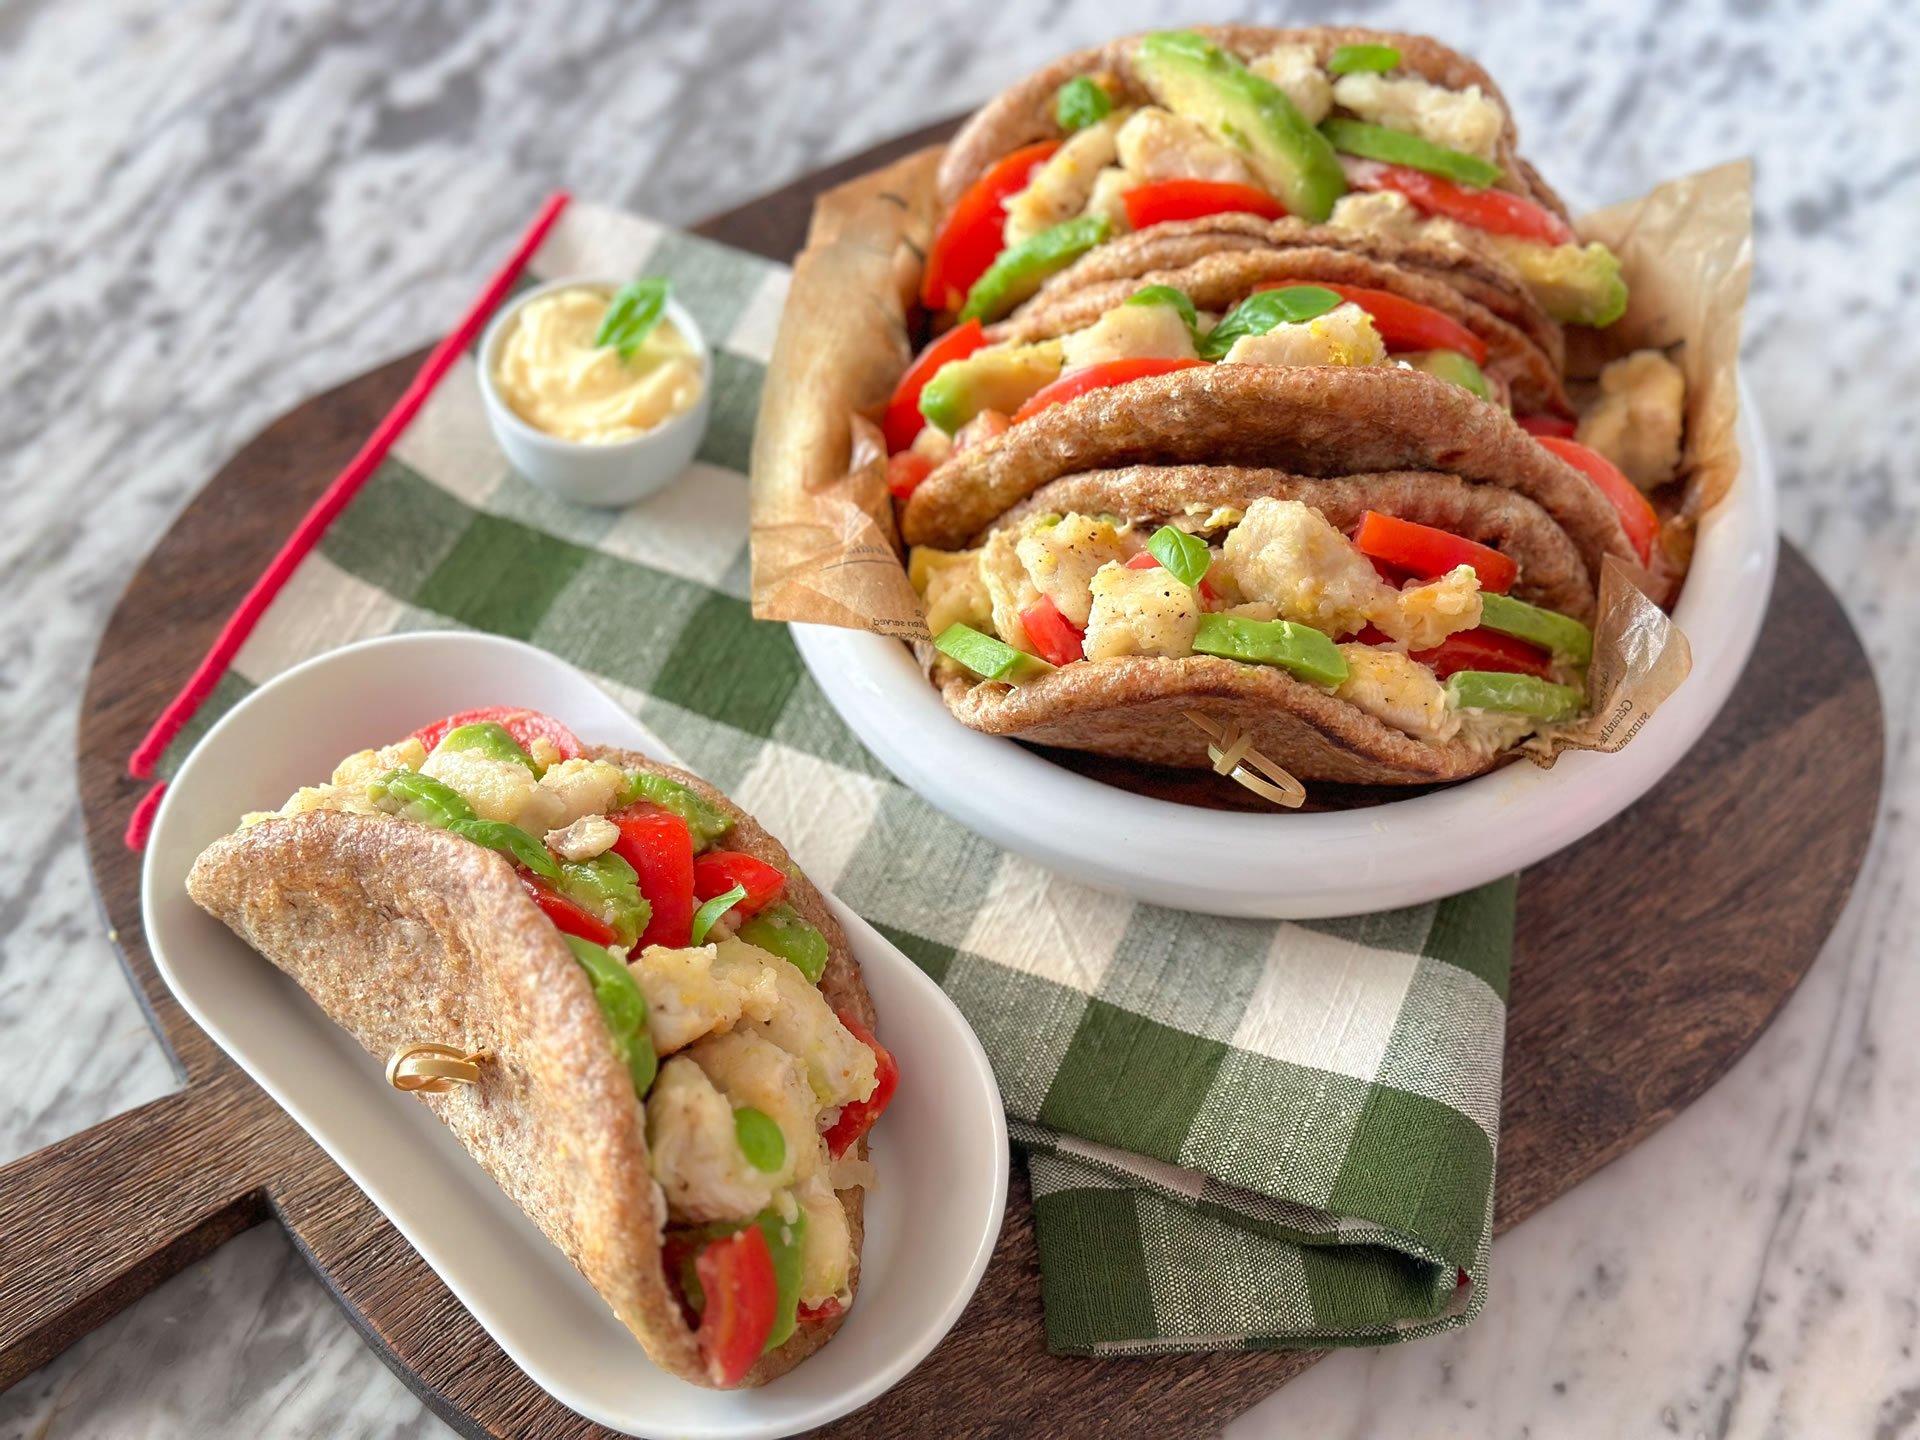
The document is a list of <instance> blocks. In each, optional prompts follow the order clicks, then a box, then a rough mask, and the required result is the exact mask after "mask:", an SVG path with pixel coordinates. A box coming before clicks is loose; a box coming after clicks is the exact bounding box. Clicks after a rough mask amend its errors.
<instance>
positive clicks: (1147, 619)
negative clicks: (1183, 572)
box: [1085, 564, 1200, 660]
mask: <svg viewBox="0 0 1920 1440" xmlns="http://www.w3.org/2000/svg"><path fill="white" fill-rule="evenodd" d="M1199 628H1200V597H1199V596H1198V595H1196V594H1195V593H1194V592H1193V590H1192V589H1191V588H1190V587H1188V586H1186V585H1183V584H1181V583H1180V582H1179V581H1178V580H1176V579H1174V577H1173V575H1172V574H1171V573H1170V572H1169V571H1167V570H1165V569H1164V568H1162V567H1160V566H1158V565H1156V566H1154V567H1153V568H1152V569H1150V570H1129V569H1127V567H1126V566H1124V565H1118V564H1113V565H1107V566H1105V567H1104V568H1102V569H1101V570H1100V571H1099V572H1098V573H1097V574H1096V575H1095V576H1094V577H1093V609H1092V612H1091V614H1090V615H1089V616H1088V619H1087V635H1086V641H1085V649H1086V655H1087V659H1089V660H1111V659H1114V658H1116V657H1118V656H1122V655H1165V656H1170V657H1176V658H1177V657H1179V656H1182V655H1191V654H1192V653H1193V637H1194V632H1195V631H1197V630H1198V629H1199Z"/></svg>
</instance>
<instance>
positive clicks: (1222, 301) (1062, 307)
mask: <svg viewBox="0 0 1920 1440" xmlns="http://www.w3.org/2000/svg"><path fill="white" fill-rule="evenodd" d="M1155 286H1165V287H1168V288H1170V289H1173V290H1177V291H1179V292H1180V293H1181V294H1183V295H1185V296H1186V297H1187V298H1188V300H1190V301H1191V302H1192V304H1193V305H1194V307H1195V310H1196V312H1198V313H1199V314H1201V315H1205V316H1206V317H1208V319H1207V322H1206V323H1208V324H1211V323H1212V319H1211V317H1213V316H1217V315H1224V314H1226V313H1227V312H1230V311H1232V310H1233V309H1234V308H1235V307H1236V306H1239V305H1240V304H1241V303H1242V302H1243V301H1245V300H1246V299H1247V298H1248V297H1249V296H1250V295H1255V294H1259V293H1261V292H1263V291H1266V290H1274V289H1279V288H1282V287H1285V286H1315V287H1319V288H1327V289H1329V290H1330V291H1331V293H1332V294H1334V295H1335V296H1337V297H1338V298H1339V299H1342V300H1346V301H1347V302H1348V303H1351V304H1353V305H1354V306H1355V307H1356V308H1358V309H1359V310H1361V311H1362V312H1363V313H1364V314H1365V315H1366V317H1367V323H1368V324H1369V325H1370V326H1371V327H1372V328H1373V330H1374V331H1375V333H1376V334H1377V335H1378V336H1379V338H1380V352H1381V360H1380V361H1376V363H1394V362H1396V361H1397V362H1399V363H1403V364H1410V365H1414V366H1416V367H1421V366H1445V367H1449V368H1448V369H1447V370H1445V371H1444V372H1443V373H1444V374H1446V375H1448V376H1449V377H1457V380H1456V383H1468V384H1470V385H1472V386H1475V387H1476V393H1481V394H1483V395H1485V396H1486V397H1487V398H1490V399H1493V400H1495V401H1496V402H1497V403H1499V404H1501V405H1502V406H1503V407H1505V408H1507V409H1511V410H1514V411H1517V412H1519V413H1522V414H1530V415H1531V414H1543V413H1552V414H1557V415H1567V416H1570V415H1572V414H1573V410H1572V407H1571V405H1570V404H1569V402H1568V400H1567V393H1566V389H1565V386H1564V384H1563V383H1562V381H1561V378H1560V372H1559V370H1558V368H1557V367H1556V366H1555V365H1554V364H1553V362H1552V361H1551V360H1550V359H1549V358H1548V356H1547V354H1546V352H1545V351H1543V350H1541V349H1540V347H1539V346H1537V345H1536V344H1534V342H1533V341H1532V340H1530V339H1529V338H1528V337H1527V336H1526V335H1525V334H1524V333H1522V332H1521V331H1520V330H1519V329H1517V328H1516V327H1514V326H1513V325H1510V324H1508V323H1507V322H1506V321H1505V320H1503V319H1501V318H1500V317H1499V316H1498V315H1496V314H1495V313H1494V312H1493V311H1491V310H1489V309H1487V307H1486V306H1484V305H1481V304H1479V303H1478V302H1476V301H1473V300H1469V299H1467V298H1466V296H1465V295H1463V294H1462V293H1461V292H1460V291H1458V290H1456V289H1455V288H1453V287H1452V286H1450V285H1448V284H1447V283H1446V282H1444V281H1442V280H1436V279H1434V278H1433V277H1432V276H1431V275H1427V274H1423V273H1422V272H1420V271H1417V270H1411V269H1407V268H1404V267H1401V266H1399V265H1395V264H1393V263H1391V262H1390V261H1385V260H1378V259H1375V258H1373V257H1372V256H1369V255H1364V254H1357V253H1354V252H1351V251H1347V250H1342V249H1338V248H1334V247H1331V246H1321V245H1290V246H1286V247H1275V248H1267V249H1248V250H1219V251H1215V252H1213V253H1212V254H1208V255H1204V256H1202V257H1201V258H1200V259H1198V260H1195V261H1194V262H1193V263H1192V264H1190V265H1185V266H1181V267H1179V268H1178V269H1172V270H1149V271H1147V272H1145V273H1144V274H1142V275H1140V276H1138V277H1129V278H1119V279H1114V280H1107V281H1100V282H1095V283H1090V284H1087V285H1085V286H1083V287H1081V288H1079V289H1076V290H1064V291H1059V292H1053V293H1043V294H1041V295H1038V296H1036V297H1034V299H1033V300H1031V301H1029V302H1028V303H1027V304H1026V305H1024V306H1022V307H1021V308H1020V309H1019V310H1018V311H1016V312H1015V313H1014V315H1013V316H1012V317H1011V318H1010V319H1009V320H1007V321H1005V322H1003V323H1002V324H1000V325H998V326H996V327H995V328H994V331H993V334H994V335H995V336H996V337H998V338H1003V339H1007V340H1012V341H1016V342H1023V343H1028V344H1031V343H1034V342H1037V341H1041V340H1048V339H1053V338H1055V337H1058V336H1063V335H1068V334H1072V333H1074V332H1076V331H1079V330H1083V329H1086V328H1087V327H1089V326H1091V325H1094V324H1096V323H1098V322H1099V321H1100V319H1101V318H1102V317H1103V316H1105V315H1106V314H1107V312H1109V311H1110V310H1112V309H1114V308H1115V307H1116V306H1118V305H1121V304H1123V303H1125V302H1126V301H1127V300H1129V299H1131V298H1132V297H1133V296H1134V295H1136V294H1138V293H1140V291H1142V290H1145V289H1149V288H1151V287H1155ZM1334 287H1337V288H1334ZM1276 318H1278V317H1276ZM1356 319H1357V317H1356ZM1279 323H1285V322H1284V320H1280V321H1279ZM1273 328H1274V329H1278V324H1276V325H1275V326H1274V327H1273ZM1286 333H1287V332H1284V331H1282V332H1281V334H1282V335H1285V334H1286ZM1248 338H1249V342H1250V347H1251V348H1265V347H1252V341H1253V339H1254V338H1256V337H1253V336H1249V337H1248ZM1203 343H1204V337H1203ZM1268 345H1269V346H1271V347H1273V348H1275V349H1278V348H1279V347H1278V344H1277V343H1276V342H1275V341H1269V342H1268ZM1250 347H1243V349H1246V348H1250ZM1215 348H1216V349H1217V348H1218V347H1215ZM1290 358H1291V357H1290ZM1297 358H1298V359H1300V360H1306V361H1308V362H1312V361H1315V360H1323V357H1322V356H1318V355H1315V354H1313V353H1312V352H1311V351H1308V352H1307V353H1305V354H1301V355H1299V356H1298V357H1297ZM1356 358H1357V357H1356ZM1476 372H1477V373H1476ZM1430 373H1431V372H1430Z"/></svg>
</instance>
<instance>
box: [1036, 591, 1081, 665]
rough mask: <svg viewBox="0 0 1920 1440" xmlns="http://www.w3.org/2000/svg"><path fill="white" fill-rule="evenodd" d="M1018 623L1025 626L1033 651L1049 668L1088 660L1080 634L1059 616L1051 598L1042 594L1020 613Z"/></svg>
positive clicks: (1065, 618) (1058, 611)
mask: <svg viewBox="0 0 1920 1440" xmlns="http://www.w3.org/2000/svg"><path fill="white" fill-rule="evenodd" d="M1020 623H1021V625H1023V626H1025V627H1026V631H1027V638H1028V639H1029V640H1031V641H1033V648H1034V649H1036V650H1038V651H1039V652H1040V658H1041V659H1042V660H1044V661H1046V662H1047V663H1048V664H1049V665H1071V664H1072V663H1073V662H1074V661H1076V660H1084V659H1086V658H1087V652H1086V651H1085V650H1084V649H1082V648H1081V643H1080V632H1079V631H1078V630H1076V629H1074V628H1073V622H1072V621H1071V620H1069V619H1067V617H1066V616H1065V615H1062V614H1061V613H1060V607H1059V606H1058V605H1056V604H1055V603H1054V600H1053V597H1052V596H1051V595H1042V596H1041V597H1040V598H1039V599H1038V600H1036V601H1034V602H1033V604H1031V605H1029V606H1027V608H1026V609H1024V610H1022V611H1021V612H1020Z"/></svg>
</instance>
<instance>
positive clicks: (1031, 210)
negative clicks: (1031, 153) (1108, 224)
mask: <svg viewBox="0 0 1920 1440" xmlns="http://www.w3.org/2000/svg"><path fill="white" fill-rule="evenodd" d="M1125 119H1126V114H1125V112H1120V113H1116V114H1113V115H1109V116H1107V118H1106V119H1104V120H1102V121H1101V122H1100V123H1099V124H1097V125H1089V126H1087V128H1086V129H1084V130H1081V131H1078V132H1077V133H1075V134H1073V135H1071V136H1069V137H1068V139H1067V141H1066V143H1065V144H1063V145H1062V146H1061V147H1060V148H1059V149H1058V150H1056V151H1054V152H1053V154H1052V155H1051V156H1049V157H1048V158H1047V160H1046V163H1045V164H1043V165H1041V166H1040V168H1039V169H1037V170H1035V171H1034V172H1033V176H1032V178H1031V179H1029V180H1028V181H1027V186H1026V188H1025V189H1024V190H1021V191H1019V192H1018V193H1016V194H1014V195H1011V196H1009V197H1008V198H1007V202H1006V210H1007V226H1006V231H1005V239H1004V243H1005V244H1007V245H1009V246H1012V245H1018V244H1019V243H1020V242H1021V241H1023V240H1031V239H1032V238H1033V237H1034V236H1035V235H1038V234H1039V233H1040V232H1041V231H1042V230H1047V229H1050V228H1052V227H1053V226H1055V225H1058V224H1059V223H1060V222H1061V221H1063V220H1071V219H1072V218H1073V217H1074V216H1076V215H1078V214H1079V213H1080V212H1081V210H1083V209H1084V208H1085V207H1086V203H1087V200H1088V198H1089V197H1090V196H1091V195H1092V194H1093V187H1094V183H1095V182H1096V181H1097V180H1098V179H1099V177H1100V172H1101V171H1102V170H1103V169H1105V168H1106V167H1107V166H1109V165H1111V164H1113V160H1114V155H1115V153H1116V152H1115V149H1114V136H1115V135H1117V134H1118V133H1119V131H1120V126H1121V124H1122V123H1123V122H1124V121H1125Z"/></svg>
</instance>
